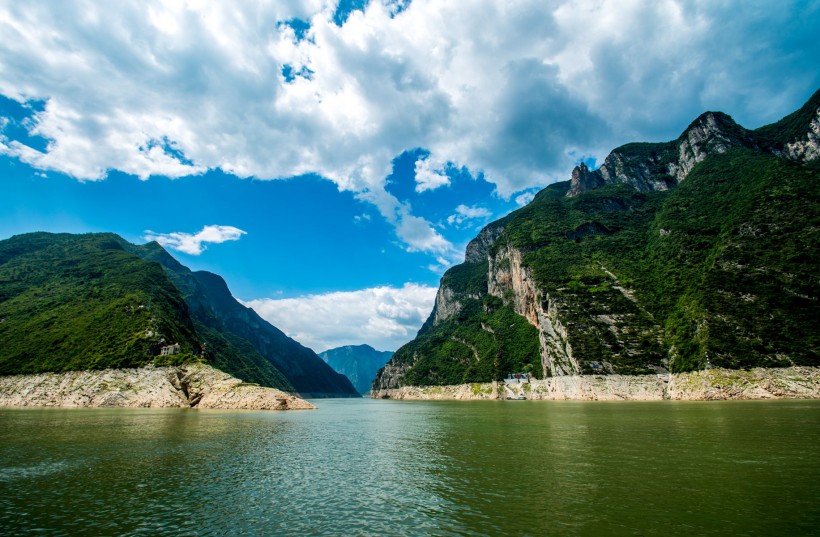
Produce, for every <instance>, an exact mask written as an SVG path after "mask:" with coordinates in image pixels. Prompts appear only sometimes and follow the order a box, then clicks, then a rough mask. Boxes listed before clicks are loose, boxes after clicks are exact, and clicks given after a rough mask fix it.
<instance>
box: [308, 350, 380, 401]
mask: <svg viewBox="0 0 820 537" xmlns="http://www.w3.org/2000/svg"><path fill="white" fill-rule="evenodd" d="M392 356H393V353H392V352H391V351H377V350H376V349H374V348H373V347H371V346H370V345H366V344H364V345H343V346H341V347H336V348H333V349H328V350H326V351H323V352H320V353H319V357H320V358H321V359H322V360H324V361H325V363H327V364H328V365H330V366H331V367H332V368H333V370H334V371H336V372H337V373H340V374H343V375H345V376H346V377H347V378H348V379H350V382H351V383H352V384H353V385H354V386H355V387H356V390H357V391H358V392H359V393H361V394H367V393H369V392H370V386H371V384H372V382H373V379H374V378H375V377H376V373H377V372H378V371H379V369H381V368H382V367H384V364H386V363H387V361H388V360H389V359H390V358H391V357H392Z"/></svg>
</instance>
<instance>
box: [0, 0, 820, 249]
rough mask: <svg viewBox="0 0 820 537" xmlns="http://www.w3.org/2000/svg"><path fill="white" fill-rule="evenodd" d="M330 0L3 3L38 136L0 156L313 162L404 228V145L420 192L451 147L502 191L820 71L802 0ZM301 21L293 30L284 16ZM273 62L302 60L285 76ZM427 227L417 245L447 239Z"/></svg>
mask: <svg viewBox="0 0 820 537" xmlns="http://www.w3.org/2000/svg"><path fill="white" fill-rule="evenodd" d="M335 4H336V3H335V2H334V1H332V0H327V1H325V0H308V1H304V2H300V1H296V0H292V1H283V2H279V1H259V2H253V3H252V2H242V3H225V2H215V1H214V2H162V1H160V0H140V1H137V0H131V1H126V0H123V1H118V2H100V3H89V2H82V1H80V0H64V1H61V2H56V3H55V2H46V1H30V2H19V1H15V0H0V35H3V39H2V40H1V41H0V71H2V73H3V76H2V77H0V94H2V95H5V96H8V97H11V98H13V99H16V100H18V101H20V102H25V101H27V100H32V99H37V100H42V101H46V103H47V104H46V106H45V108H44V109H43V110H42V111H41V112H39V113H37V114H36V115H35V116H34V118H33V121H32V122H31V123H30V127H31V130H32V134H34V135H38V136H42V137H45V138H46V139H48V140H49V141H50V143H49V144H48V147H47V149H46V150H45V151H37V150H36V149H33V148H31V147H28V146H25V145H23V144H21V143H20V142H18V141H11V140H10V141H4V142H3V143H2V145H0V152H3V153H4V154H7V155H11V156H15V157H17V158H20V159H21V160H24V161H26V162H29V163H31V164H32V165H34V166H36V167H39V168H42V169H51V170H58V171H61V172H65V173H67V174H70V175H73V176H74V177H77V178H79V179H86V180H92V179H100V178H103V177H105V175H106V174H107V173H108V171H109V170H121V171H124V172H128V173H132V174H135V175H137V176H139V177H141V178H148V177H150V176H151V175H167V176H169V177H179V176H183V175H196V174H200V173H202V172H204V171H205V170H207V169H214V168H220V169H222V170H224V171H226V172H228V173H233V174H236V175H238V176H240V177H248V176H254V177H256V178H260V179H275V178H282V177H293V176H299V175H302V174H305V173H310V172H315V173H318V174H320V175H322V176H324V177H327V178H328V179H330V180H332V181H334V182H335V183H336V184H337V185H338V186H339V188H341V189H343V190H349V191H352V192H354V193H357V194H358V195H360V196H361V198H362V199H366V200H368V201H371V202H373V203H375V204H376V205H377V206H378V207H379V210H380V212H381V214H382V215H383V216H384V217H385V218H386V219H387V220H388V221H389V222H391V223H392V224H393V225H396V226H399V227H398V228H397V233H398V234H399V236H400V238H402V240H405V239H404V237H416V238H418V237H419V234H418V233H417V232H414V231H413V230H416V231H417V229H416V228H420V227H421V226H420V225H419V223H418V221H417V220H414V219H413V218H416V217H413V218H410V217H411V216H413V215H411V214H410V211H409V209H407V207H406V206H403V205H402V204H401V203H399V201H398V200H395V198H393V197H392V196H390V195H389V194H387V193H386V191H385V178H386V176H387V175H388V174H389V173H390V170H391V162H392V159H394V158H395V157H396V156H397V155H399V154H401V153H402V152H404V151H406V150H413V149H417V148H421V149H424V150H426V151H427V152H428V154H429V156H428V157H427V159H426V160H423V161H421V162H420V163H417V169H416V181H417V189H418V190H419V191H420V192H421V191H424V190H430V189H435V188H438V187H440V186H443V185H446V184H447V182H448V179H447V176H446V174H444V173H442V168H443V166H442V163H448V166H449V165H452V166H454V167H456V168H462V167H464V168H466V169H468V170H469V171H471V172H472V173H474V174H479V173H483V176H484V177H485V179H486V180H488V181H490V182H492V183H495V185H496V187H497V191H498V193H499V194H500V195H501V196H504V197H507V196H510V195H512V194H513V193H515V192H520V191H521V190H525V189H528V188H532V187H535V186H543V185H545V184H547V183H549V182H552V181H555V180H565V179H568V177H569V173H570V170H571V168H572V166H573V164H574V159H573V157H572V155H577V154H583V155H589V156H592V157H595V158H596V159H597V160H598V161H599V162H600V161H601V160H602V158H603V157H604V156H605V155H606V153H607V152H608V151H609V150H610V149H611V148H612V147H614V146H615V145H618V144H620V143H624V142H627V141H633V140H665V139H671V138H674V137H675V136H677V135H678V134H679V133H680V131H681V130H682V129H683V128H684V127H685V126H686V125H687V124H688V122H689V121H691V119H692V118H694V117H695V116H696V115H697V114H698V113H700V112H701V111H703V110H705V109H722V110H725V111H727V112H729V113H731V114H733V115H735V116H736V117H737V119H739V120H741V122H744V123H747V124H749V126H756V125H759V124H762V123H763V122H765V121H772V120H776V119H778V118H779V116H782V115H784V114H785V113H788V112H790V111H791V110H792V109H793V108H794V107H795V106H796V105H799V104H802V102H801V101H802V100H803V99H805V97H806V96H807V95H808V93H810V92H811V91H813V90H814V89H815V88H816V87H817V85H818V82H820V73H818V71H817V69H815V67H816V58H817V57H818V56H820V40H817V39H815V38H814V34H815V33H816V28H817V26H818V24H820V21H818V19H820V11H819V10H818V9H817V7H816V6H813V4H812V3H808V4H805V3H799V2H797V3H787V4H783V5H781V4H777V5H775V4H771V7H770V6H769V5H767V4H766V3H765V2H764V3H762V4H760V5H758V6H757V7H756V8H755V9H747V8H748V6H747V5H746V3H745V2H741V1H740V0H736V1H728V2H697V1H694V0H693V1H688V0H624V1H620V2H600V1H599V0H571V1H570V0H566V1H564V0H548V1H544V0H522V1H520V2H515V3H510V2H507V1H506V0H473V1H471V2H469V3H462V2H440V1H434V0H413V1H412V2H411V3H409V4H407V3H401V5H402V6H403V7H404V8H405V9H403V10H401V11H400V12H398V13H397V11H398V7H397V3H396V2H386V4H387V5H385V4H383V3H382V2H380V1H378V0H372V1H371V2H369V4H368V7H367V9H366V10H365V11H364V12H358V11H357V12H354V13H353V14H352V15H351V16H350V17H349V18H348V19H347V21H346V23H345V24H344V25H343V26H341V27H339V26H337V25H336V24H335V23H334V22H333V20H332V18H333V17H332V15H333V12H334V10H335ZM293 18H301V19H303V20H308V21H309V23H310V29H309V31H308V34H307V36H306V38H304V39H298V38H297V36H296V34H295V32H294V30H293V29H292V28H291V27H289V26H288V25H286V24H280V23H281V22H282V21H287V20H290V19H293ZM795 43H799V46H798V45H796V44H795ZM286 66H287V67H289V68H290V70H291V72H292V73H311V74H310V75H309V76H295V77H294V78H293V79H292V80H290V81H288V80H286V77H285V76H283V74H282V72H283V69H284V68H285V67H286ZM402 207H404V208H402ZM402 211H403V212H402ZM405 215H406V217H405ZM402 224H404V229H401V226H402ZM428 227H429V226H428ZM410 228H412V229H410ZM427 235H428V237H427V239H425V240H422V243H424V244H427V245H428V246H426V247H421V246H419V245H414V244H413V243H410V242H408V243H407V245H408V247H411V248H416V249H419V250H422V251H436V250H437V249H439V250H440V249H441V248H442V247H443V243H442V242H441V241H442V240H443V238H441V239H438V238H436V236H435V235H434V234H430V233H428V234H427ZM437 244H438V245H437Z"/></svg>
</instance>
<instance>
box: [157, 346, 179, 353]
mask: <svg viewBox="0 0 820 537" xmlns="http://www.w3.org/2000/svg"><path fill="white" fill-rule="evenodd" d="M159 354H160V356H173V355H174V354H179V343H174V344H173V345H165V346H163V347H162V348H161V349H160V350H159Z"/></svg>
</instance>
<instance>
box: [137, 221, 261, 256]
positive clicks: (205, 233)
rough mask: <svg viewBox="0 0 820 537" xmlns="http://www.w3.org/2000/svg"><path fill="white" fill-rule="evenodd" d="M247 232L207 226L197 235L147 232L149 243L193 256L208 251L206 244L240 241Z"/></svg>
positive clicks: (225, 227)
mask: <svg viewBox="0 0 820 537" xmlns="http://www.w3.org/2000/svg"><path fill="white" fill-rule="evenodd" d="M246 233H247V232H245V231H242V230H241V229H239V228H235V227H233V226H205V227H203V228H202V231H200V232H199V233H195V234H190V233H183V232H179V231H175V232H173V233H155V232H153V231H150V230H146V232H145V237H143V238H144V239H145V240H147V241H157V242H158V243H160V244H161V245H162V246H164V247H166V248H170V249H172V250H177V251H178V252H183V253H186V254H191V255H199V254H201V253H202V252H204V251H205V250H206V246H205V243H208V242H210V243H214V244H219V243H221V242H226V241H238V240H239V238H240V237H241V236H242V235H245V234H246Z"/></svg>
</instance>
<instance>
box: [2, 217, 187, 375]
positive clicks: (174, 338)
mask: <svg viewBox="0 0 820 537" xmlns="http://www.w3.org/2000/svg"><path fill="white" fill-rule="evenodd" d="M166 342H167V343H168V344H170V343H179V345H180V347H181V351H182V354H181V356H189V357H193V356H194V355H198V354H199V352H200V340H199V338H198V336H197V334H196V330H195V329H194V327H193V324H192V322H191V320H190V318H189V317H188V315H187V305H186V304H185V301H184V300H183V298H182V297H181V296H180V294H179V292H178V291H177V289H176V288H175V287H174V286H173V284H172V283H171V282H170V280H169V279H168V277H167V276H166V275H165V272H164V271H163V270H162V267H160V266H159V265H157V264H155V263H147V262H145V261H143V260H142V259H140V258H139V257H137V256H135V255H134V254H132V253H129V252H127V251H126V250H125V249H124V248H123V245H122V240H121V239H119V237H117V236H115V235H108V234H103V235H84V236H71V235H50V234H45V233H36V234H30V235H20V236H16V237H12V238H11V239H8V240H5V241H2V242H0V374H13V373H37V372H43V371H68V370H76V369H105V368H114V367H138V366H142V365H146V364H149V363H152V362H153V361H154V360H155V358H156V357H157V356H159V355H160V348H161V346H162V345H163V343H166Z"/></svg>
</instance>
